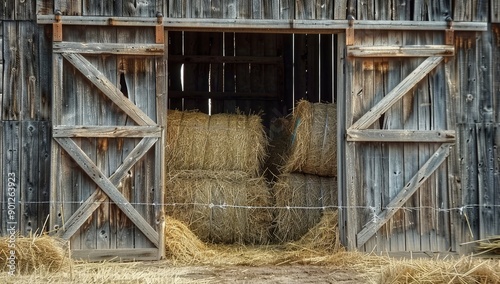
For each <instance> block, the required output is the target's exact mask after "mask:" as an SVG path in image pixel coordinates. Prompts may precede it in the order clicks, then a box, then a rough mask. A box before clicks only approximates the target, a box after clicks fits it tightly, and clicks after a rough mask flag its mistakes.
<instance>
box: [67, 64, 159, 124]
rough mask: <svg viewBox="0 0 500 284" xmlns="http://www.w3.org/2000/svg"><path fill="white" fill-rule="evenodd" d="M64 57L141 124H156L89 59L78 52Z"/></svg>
mask: <svg viewBox="0 0 500 284" xmlns="http://www.w3.org/2000/svg"><path fill="white" fill-rule="evenodd" d="M63 56H64V58H65V59H66V60H68V61H69V62H70V63H71V64H72V65H73V66H75V67H76V68H77V69H78V70H79V71H80V72H82V74H83V75H85V77H86V78H87V79H89V80H90V81H91V82H92V83H93V84H94V85H95V86H96V87H97V88H99V90H101V91H102V92H103V94H104V95H106V96H107V97H108V98H109V99H110V100H111V101H112V102H114V103H115V104H116V105H117V106H118V107H119V108H120V109H122V110H123V111H124V112H125V113H126V114H128V115H129V116H130V117H131V118H132V119H133V120H134V121H135V122H137V124H139V125H142V126H144V125H150V126H151V125H155V122H154V121H153V120H151V118H149V117H148V116H147V115H146V114H145V113H144V112H143V111H142V110H140V109H139V108H138V107H137V106H136V105H134V104H133V103H132V102H130V100H128V99H126V98H125V96H124V95H123V93H122V92H121V91H120V90H119V89H118V88H117V87H116V86H115V85H114V84H113V83H111V82H110V81H109V80H108V79H106V76H104V75H103V74H102V73H101V72H100V71H99V70H98V69H97V68H96V67H95V66H93V65H92V63H90V62H89V61H88V60H87V59H85V58H84V57H83V56H81V55H77V54H63Z"/></svg>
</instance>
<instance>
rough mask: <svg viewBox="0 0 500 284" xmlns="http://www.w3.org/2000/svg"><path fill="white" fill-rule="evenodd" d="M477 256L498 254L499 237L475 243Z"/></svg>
mask: <svg viewBox="0 0 500 284" xmlns="http://www.w3.org/2000/svg"><path fill="white" fill-rule="evenodd" d="M476 249H477V250H478V251H479V253H478V254H488V253H492V254H500V235H497V236H490V237H488V238H486V239H483V240H479V241H478V242H477V247H476Z"/></svg>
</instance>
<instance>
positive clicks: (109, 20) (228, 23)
mask: <svg viewBox="0 0 500 284" xmlns="http://www.w3.org/2000/svg"><path fill="white" fill-rule="evenodd" d="M240 5H241V4H240ZM54 22H55V18H54V16H53V15H38V16H37V23H38V24H52V23H54ZM61 22H62V23H63V24H64V25H86V26H107V25H113V26H136V27H153V26H156V17H150V18H143V17H75V16H62V17H61ZM163 25H164V26H165V28H167V29H169V30H171V31H172V30H177V29H178V30H196V31H203V30H210V31H217V30H225V31H242V30H247V31H252V30H253V31H256V32H263V33H276V32H279V31H280V30H283V31H285V32H290V31H295V32H297V33H332V32H342V31H345V29H346V28H347V27H348V22H347V20H314V21H310V20H274V19H273V20H271V19H246V18H245V17H239V18H237V19H192V18H189V17H187V18H168V19H164V21H163ZM354 27H355V29H368V30H408V31H409V30H422V31H424V30H425V31H444V30H446V29H447V28H448V25H447V22H445V21H435V22H418V21H360V20H358V21H354ZM453 29H454V30H455V31H486V30H487V25H486V23H481V22H468V21H466V22H459V21H457V22H454V23H453Z"/></svg>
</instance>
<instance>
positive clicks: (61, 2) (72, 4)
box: [54, 0, 83, 16]
mask: <svg viewBox="0 0 500 284" xmlns="http://www.w3.org/2000/svg"><path fill="white" fill-rule="evenodd" d="M82 8H83V7H82V0H71V1H69V0H54V11H57V10H59V11H61V13H62V14H63V15H70V16H81V15H82Z"/></svg>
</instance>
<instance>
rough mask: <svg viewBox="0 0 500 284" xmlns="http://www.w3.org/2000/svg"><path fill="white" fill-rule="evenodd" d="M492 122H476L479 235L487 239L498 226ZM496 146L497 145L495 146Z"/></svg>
mask: <svg viewBox="0 0 500 284" xmlns="http://www.w3.org/2000/svg"><path fill="white" fill-rule="evenodd" d="M494 131H495V129H494V126H493V125H492V124H491V123H481V124H479V123H478V124H476V133H477V158H478V160H477V162H478V163H477V170H478V173H477V175H478V189H479V204H480V207H479V236H476V238H479V239H485V238H487V237H490V236H492V235H495V234H497V232H496V231H494V230H492V228H495V227H496V226H495V225H493V224H495V223H496V222H497V220H496V219H495V209H494V205H496V204H495V203H494V201H495V191H498V189H497V190H495V172H494V171H495V162H494V160H493V159H494V151H495V149H494V147H495V146H494V144H493V143H494V135H495V133H494ZM495 148H496V147H495ZM492 225H493V226H492Z"/></svg>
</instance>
